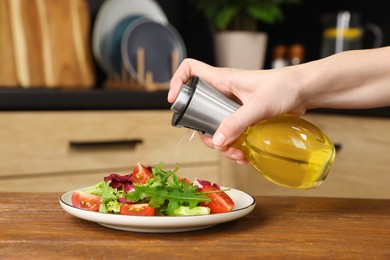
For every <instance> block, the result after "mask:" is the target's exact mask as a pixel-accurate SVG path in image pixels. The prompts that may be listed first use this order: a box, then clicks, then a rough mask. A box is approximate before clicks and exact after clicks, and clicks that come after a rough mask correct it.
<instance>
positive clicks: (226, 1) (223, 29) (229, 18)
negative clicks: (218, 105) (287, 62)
mask: <svg viewBox="0 0 390 260" xmlns="http://www.w3.org/2000/svg"><path fill="white" fill-rule="evenodd" d="M299 2H300V0H195V1H194V2H193V3H194V5H195V8H197V9H198V10H199V11H201V12H202V14H203V16H204V17H205V19H206V20H207V21H208V23H209V25H210V28H211V30H212V32H213V34H214V51H215V58H216V63H217V66H221V67H234V68H242V69H261V68H263V64H264V59H265V54H266V46H267V40H268V35H267V34H266V33H265V32H261V31H259V28H258V25H259V22H262V23H266V24H275V23H276V22H279V21H281V20H282V19H283V11H282V5H283V4H296V3H299Z"/></svg>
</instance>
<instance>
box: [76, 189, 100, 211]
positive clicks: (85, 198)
mask: <svg viewBox="0 0 390 260" xmlns="http://www.w3.org/2000/svg"><path fill="white" fill-rule="evenodd" d="M72 204H73V206H75V207H76V208H80V209H85V210H90V211H99V207H100V197H99V196H98V195H94V194H89V193H87V192H84V191H75V192H73V194H72Z"/></svg>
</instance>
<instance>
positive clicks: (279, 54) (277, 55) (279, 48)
mask: <svg viewBox="0 0 390 260" xmlns="http://www.w3.org/2000/svg"><path fill="white" fill-rule="evenodd" d="M286 56H287V47H286V46H285V45H282V44H279V45H276V46H275V47H274V48H273V50H272V64H271V68H273V69H276V68H282V67H286V66H288V62H287V59H286Z"/></svg>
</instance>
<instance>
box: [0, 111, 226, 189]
mask: <svg viewBox="0 0 390 260" xmlns="http://www.w3.org/2000/svg"><path fill="white" fill-rule="evenodd" d="M171 117H172V113H171V112H170V111H169V110H133V111H129V110H120V111H119V110H114V111H109V110H105V111H13V112H5V111H3V112H0V140H1V141H0V146H1V150H0V190H1V191H67V190H71V189H77V188H81V187H85V186H89V185H92V184H95V183H97V182H99V181H100V180H102V178H103V177H104V176H106V175H108V174H109V173H113V172H116V173H120V174H125V173H130V171H131V170H132V169H133V167H134V166H135V165H136V164H137V163H138V162H140V163H142V164H145V165H156V164H158V163H159V162H162V161H163V162H164V164H165V167H164V168H166V169H173V168H174V167H175V165H176V163H179V166H180V169H179V172H178V173H179V175H180V176H183V177H189V178H194V177H197V178H204V179H206V178H207V179H209V180H212V181H215V182H218V181H219V180H220V176H219V174H220V170H219V169H220V155H219V153H218V152H217V151H214V150H212V149H208V148H206V147H205V146H204V145H203V143H202V142H201V141H200V139H199V137H198V136H197V134H194V131H191V130H188V129H178V128H175V127H172V126H171V123H170V122H171Z"/></svg>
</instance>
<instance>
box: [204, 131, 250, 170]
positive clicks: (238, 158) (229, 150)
mask: <svg viewBox="0 0 390 260" xmlns="http://www.w3.org/2000/svg"><path fill="white" fill-rule="evenodd" d="M199 136H200V138H201V140H202V141H203V143H204V144H205V145H206V146H208V147H210V148H214V149H216V150H218V151H220V152H221V153H222V155H223V156H225V157H226V158H228V159H230V160H232V161H234V162H236V163H238V164H241V165H245V164H247V163H248V160H247V159H246V158H245V154H244V153H243V152H242V151H241V150H239V149H237V148H234V147H228V146H214V144H213V142H212V138H210V137H207V136H205V135H202V134H199Z"/></svg>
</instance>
